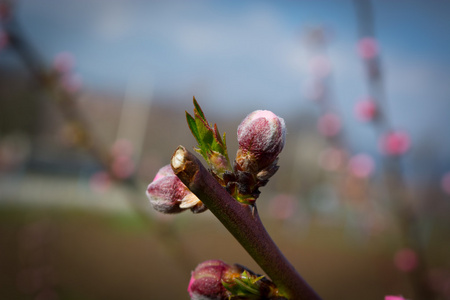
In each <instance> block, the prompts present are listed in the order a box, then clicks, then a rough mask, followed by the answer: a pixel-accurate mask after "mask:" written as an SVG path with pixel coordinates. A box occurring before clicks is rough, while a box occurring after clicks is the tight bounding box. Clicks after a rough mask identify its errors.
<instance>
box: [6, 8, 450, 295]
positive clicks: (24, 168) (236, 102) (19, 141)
mask: <svg viewBox="0 0 450 300" xmlns="http://www.w3.org/2000/svg"><path fill="white" fill-rule="evenodd" d="M449 13H450V2H447V1H433V3H431V2H425V1H394V2H391V1H376V2H375V1H373V2H369V1H357V0H355V1H333V2H330V1H276V2H275V1H221V2H219V1H200V0H199V1H189V2H187V1H170V2H167V1H165V2H164V1H150V0H147V1H143V0H142V1H141V0H128V1H125V0H108V1H106V0H104V1H102V0H78V1H69V0H34V1H12V0H11V1H5V0H1V1H0V20H1V27H0V298H1V299H38V300H56V299H86V300H91V299H92V300H101V299H108V300H114V299H188V298H189V296H188V293H187V291H186V289H187V285H188V282H189V278H190V271H191V270H193V269H194V268H195V266H196V265H197V264H199V263H200V262H202V261H204V260H208V259H221V260H223V261H225V262H227V263H230V264H231V263H240V264H242V265H245V266H247V267H249V268H250V269H252V270H254V271H256V272H259V273H261V272H262V271H261V269H260V268H259V267H258V266H257V265H256V264H255V263H254V262H253V260H252V259H251V258H250V257H249V256H248V255H247V254H246V253H245V252H244V250H242V249H241V247H240V246H239V245H238V244H237V242H236V241H234V240H233V238H232V237H231V236H230V234H229V233H228V232H226V230H225V229H224V228H223V227H222V225H221V224H220V223H219V222H218V221H217V220H216V219H215V218H214V217H213V216H212V214H211V213H210V212H205V213H203V214H199V215H193V214H191V213H190V212H185V213H182V214H180V215H175V216H166V215H161V214H158V213H156V212H154V211H153V210H152V209H151V207H150V205H149V204H148V201H147V199H146V196H145V189H146V186H147V184H148V183H149V182H151V181H152V179H153V177H154V176H155V174H156V172H157V171H158V169H159V168H161V167H162V166H164V165H166V164H168V163H169V161H170V157H171V155H172V153H173V151H174V150H175V149H176V147H177V146H178V145H180V144H181V145H184V146H186V147H187V148H193V147H194V146H195V145H196V144H195V142H194V138H193V137H192V136H191V134H190V132H189V129H188V127H187V126H186V122H185V111H188V112H192V110H193V105H192V97H193V96H195V97H196V99H197V100H198V102H199V103H200V105H201V106H202V108H203V111H204V112H205V114H206V117H207V118H208V120H209V121H210V122H212V123H217V124H218V127H219V130H220V131H221V132H226V133H227V143H228V145H229V146H228V147H229V148H228V149H229V153H230V157H231V158H233V157H234V153H235V152H236V150H237V142H236V129H237V126H238V125H239V123H240V121H241V120H242V119H243V118H244V117H245V116H246V115H247V114H248V113H250V112H252V111H253V110H256V109H268V110H272V111H273V112H275V113H276V114H277V115H279V116H281V117H283V118H284V119H285V121H286V125H287V132H288V134H287V141H286V145H285V149H284V150H283V153H282V154H281V156H280V160H279V164H280V169H279V171H278V173H277V174H276V175H275V176H274V177H273V178H272V179H271V181H270V183H269V184H268V185H267V186H266V187H264V188H262V189H261V191H262V195H261V197H260V200H258V208H259V211H260V214H261V217H262V219H263V222H264V223H265V225H266V227H267V230H268V231H269V233H270V234H271V235H272V236H273V239H274V240H275V241H276V242H277V243H278V245H279V247H280V248H281V250H282V251H283V252H284V253H285V255H286V256H287V257H288V258H289V260H291V262H292V263H293V264H294V266H295V267H296V268H297V270H298V271H299V272H300V273H301V274H302V276H303V277H304V278H305V279H306V280H307V281H308V282H309V283H310V285H312V286H313V287H314V288H315V289H316V291H317V292H318V293H319V294H320V295H321V296H322V297H323V298H324V299H348V300H350V299H361V298H364V299H368V300H370V299H374V300H375V299H384V296H385V295H403V296H404V297H405V298H407V299H415V300H418V299H450V239H449V236H450V217H449V215H450V154H449V153H450V136H449V134H448V130H447V129H446V128H450V118H449V111H450V85H449V78H450V56H449V54H448V53H450V40H449V39H448V38H447V35H448V29H449V28H450V19H449V18H448V15H449Z"/></svg>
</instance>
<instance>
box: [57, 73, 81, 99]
mask: <svg viewBox="0 0 450 300" xmlns="http://www.w3.org/2000/svg"><path fill="white" fill-rule="evenodd" d="M60 84H61V86H62V88H63V89H64V90H65V91H66V92H68V93H71V94H73V93H76V92H78V91H79V90H80V89H81V87H82V86H83V79H82V78H81V76H80V75H79V74H72V73H65V74H64V75H63V76H62V77H61V79H60Z"/></svg>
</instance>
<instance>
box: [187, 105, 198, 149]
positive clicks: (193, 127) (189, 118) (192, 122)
mask: <svg viewBox="0 0 450 300" xmlns="http://www.w3.org/2000/svg"><path fill="white" fill-rule="evenodd" d="M186 121H187V123H188V126H189V129H190V130H191V133H192V135H193V136H194V137H195V139H196V140H197V142H198V143H200V142H199V140H200V136H199V133H198V129H197V124H195V120H194V118H193V117H192V116H191V115H190V114H189V113H188V112H186Z"/></svg>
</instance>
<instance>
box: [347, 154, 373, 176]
mask: <svg viewBox="0 0 450 300" xmlns="http://www.w3.org/2000/svg"><path fill="white" fill-rule="evenodd" d="M374 168H375V163H374V161H373V159H372V157H371V156H369V155H367V154H363V153H361V154H357V155H355V156H353V157H352V158H350V160H349V162H348V170H349V171H350V173H351V174H353V175H354V176H356V177H359V178H367V177H369V176H370V175H371V174H372V173H373V170H374Z"/></svg>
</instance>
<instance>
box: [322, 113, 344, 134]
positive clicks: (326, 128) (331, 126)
mask: <svg viewBox="0 0 450 300" xmlns="http://www.w3.org/2000/svg"><path fill="white" fill-rule="evenodd" d="M317 129H318V130H319V132H320V133H321V134H322V135H324V136H327V137H332V136H335V135H337V134H338V133H339V131H340V130H341V119H340V118H339V117H338V116H337V115H336V114H334V113H326V114H324V115H322V116H321V117H320V118H319V121H318V123H317Z"/></svg>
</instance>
